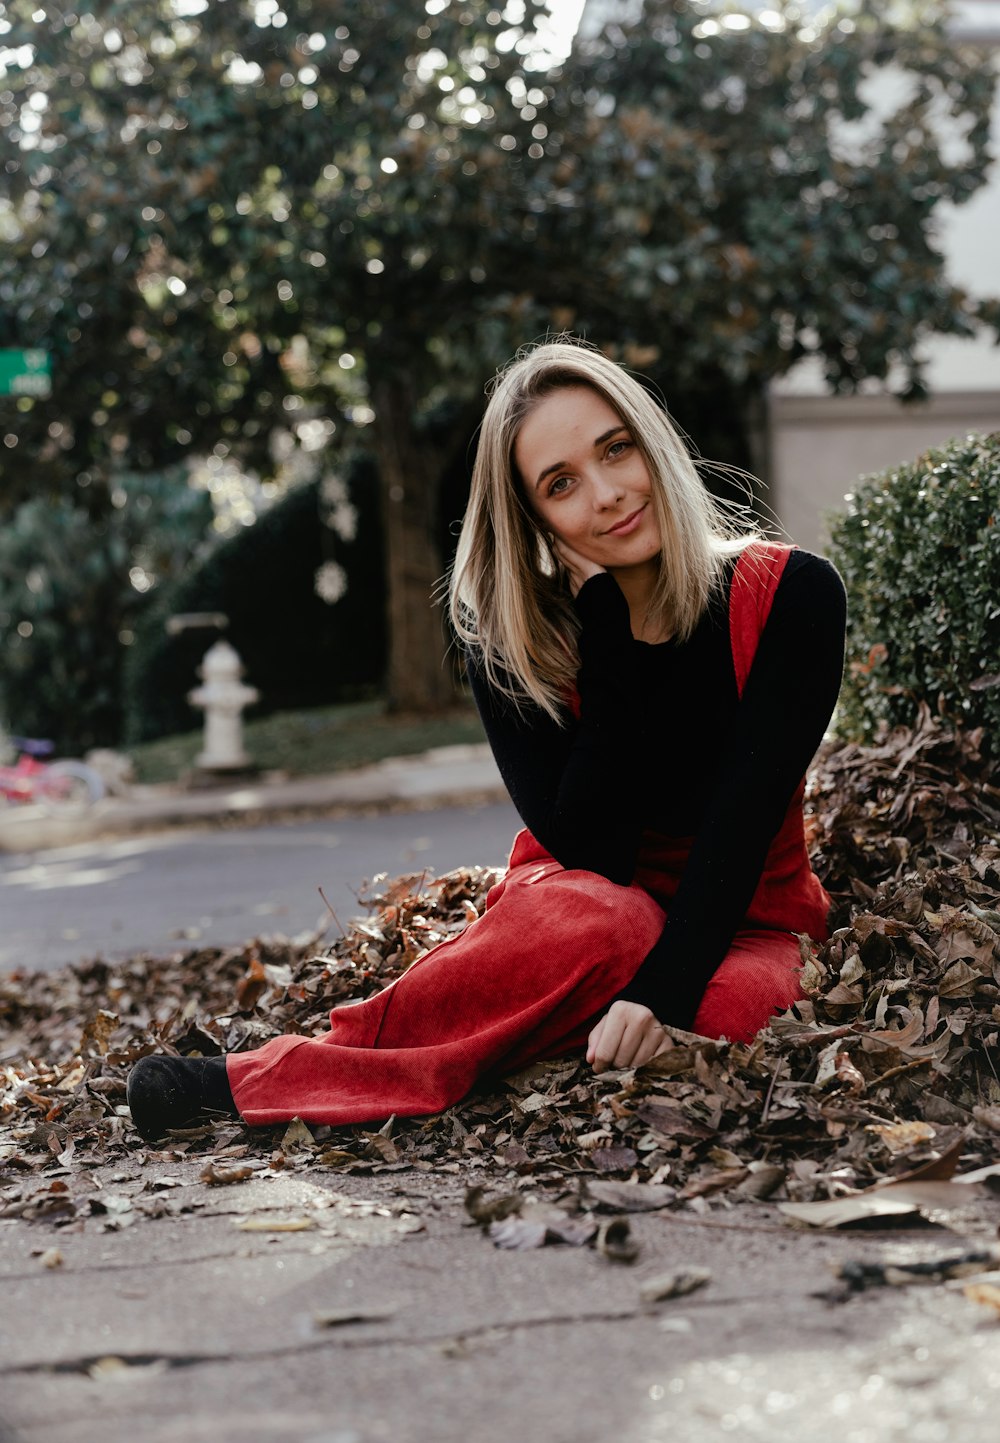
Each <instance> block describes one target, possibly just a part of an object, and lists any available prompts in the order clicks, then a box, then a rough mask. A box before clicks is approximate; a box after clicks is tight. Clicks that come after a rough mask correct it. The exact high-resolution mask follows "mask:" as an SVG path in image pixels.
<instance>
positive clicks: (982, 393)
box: [766, 385, 1000, 551]
mask: <svg viewBox="0 0 1000 1443" xmlns="http://www.w3.org/2000/svg"><path fill="white" fill-rule="evenodd" d="M770 422H771V449H772V480H771V485H770V487H769V489H768V492H767V494H766V500H767V504H768V506H769V507H770V509H771V510H772V511H774V512H776V513H777V517H778V520H779V521H780V523H781V526H782V528H783V529H784V531H785V532H786V533H787V535H788V536H789V537H790V538H791V539H792V540H793V541H795V542H797V543H798V545H799V546H804V547H805V548H806V549H807V550H809V551H823V550H824V548H825V544H826V541H827V539H828V534H829V533H828V526H827V522H826V516H827V514H828V513H830V512H836V511H842V510H843V509H844V507H845V506H846V505H847V500H846V498H847V496H849V495H850V493H851V491H852V489H853V487H854V485H855V484H856V482H857V480H858V478H859V477H860V476H864V475H868V474H870V473H871V472H873V471H881V470H883V469H884V468H885V467H886V466H892V465H895V464H896V463H898V462H901V461H908V460H912V459H913V458H914V457H916V456H919V455H920V454H921V453H922V452H924V451H926V450H928V448H930V447H931V446H939V445H941V444H942V443H943V442H945V441H947V440H949V439H950V438H951V437H952V436H964V435H967V434H968V433H969V432H971V431H997V430H1000V385H998V387H997V389H996V390H992V391H990V390H970V391H943V392H938V393H937V394H936V395H934V396H932V397H931V399H930V400H929V401H927V402H922V403H920V404H919V405H908V406H903V405H902V404H901V403H900V402H899V401H896V400H895V399H894V398H893V397H891V396H795V395H792V396H787V395H786V396H783V395H779V394H775V393H772V396H771V401H770Z"/></svg>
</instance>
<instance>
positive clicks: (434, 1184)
mask: <svg viewBox="0 0 1000 1443" xmlns="http://www.w3.org/2000/svg"><path fill="white" fill-rule="evenodd" d="M198 1167H199V1164H197V1163H195V1162H194V1161H187V1162H184V1161H181V1162H173V1163H171V1162H163V1161H158V1162H157V1163H156V1164H155V1165H154V1164H152V1163H151V1164H148V1165H147V1166H146V1167H141V1166H139V1165H134V1166H132V1167H131V1168H126V1169H122V1168H110V1167H109V1168H106V1169H102V1170H100V1173H99V1174H98V1175H96V1176H95V1175H93V1174H91V1175H90V1177H89V1178H88V1179H87V1184H88V1185H89V1186H92V1187H93V1188H94V1189H95V1195H98V1196H106V1195H107V1193H114V1194H115V1195H116V1196H117V1197H118V1199H119V1207H118V1210H117V1211H116V1213H114V1214H113V1215H111V1216H107V1215H105V1216H103V1217H102V1216H94V1217H93V1218H90V1219H88V1220H87V1221H86V1223H85V1224H83V1225H80V1226H77V1227H73V1228H70V1229H66V1230H63V1231H61V1232H60V1231H59V1230H57V1229H55V1228H53V1227H51V1226H46V1225H42V1224H35V1225H34V1226H30V1225H28V1224H25V1223H22V1222H6V1223H4V1222H0V1287H2V1296H3V1309H2V1313H0V1416H2V1417H5V1418H6V1420H7V1423H8V1426H9V1428H10V1429H12V1430H13V1432H12V1435H11V1436H13V1438H14V1439H17V1440H20V1443H135V1440H137V1439H141V1440H143V1443H181V1440H200V1439H205V1440H213V1443H244V1440H254V1443H287V1440H293V1439H294V1440H297V1443H383V1440H390V1439H392V1440H400V1443H410V1440H412V1443H432V1440H434V1443H469V1440H475V1443H508V1440H521V1439H524V1440H529V1443H534V1440H539V1443H605V1440H608V1443H709V1440H715V1439H718V1440H723V1439H727V1438H735V1439H763V1440H768V1443H801V1440H802V1439H803V1438H808V1439H810V1440H814V1443H896V1440H898V1443H904V1440H905V1443H946V1440H953V1439H961V1440H962V1443H993V1440H994V1439H995V1437H996V1412H997V1403H998V1401H1000V1341H998V1339H1000V1334H998V1331H997V1322H996V1319H995V1316H994V1317H992V1318H991V1317H990V1316H989V1314H988V1313H987V1312H986V1310H984V1309H983V1308H982V1307H980V1306H978V1305H976V1304H974V1303H972V1302H970V1301H969V1300H967V1299H966V1298H965V1297H964V1296H962V1294H961V1293H960V1292H957V1291H954V1290H952V1289H949V1288H947V1287H945V1286H944V1285H941V1284H937V1285H931V1286H925V1287H912V1288H897V1287H885V1288H881V1289H878V1290H876V1291H872V1292H869V1293H865V1294H862V1295H860V1296H857V1297H854V1298H851V1299H850V1300H849V1301H847V1302H846V1303H842V1304H831V1303H830V1302H827V1301H824V1300H823V1299H822V1298H819V1297H817V1296H815V1294H817V1293H820V1292H823V1291H826V1290H828V1289H829V1287H830V1284H831V1275H830V1264H831V1263H834V1262H836V1261H838V1260H844V1259H845V1258H851V1259H857V1258H863V1259H867V1260H875V1259H881V1258H884V1256H885V1255H886V1253H887V1251H891V1252H892V1253H893V1254H894V1255H896V1256H898V1257H900V1258H903V1259H905V1260H908V1261H914V1260H916V1259H920V1258H927V1257H928V1256H934V1255H935V1254H937V1253H940V1252H941V1251H942V1250H946V1249H948V1248H951V1249H953V1248H954V1247H955V1245H956V1239H955V1238H954V1237H951V1236H950V1235H948V1234H945V1233H934V1232H932V1233H930V1234H927V1233H923V1234H920V1233H899V1234H896V1235H895V1236H894V1237H892V1238H890V1240H889V1241H888V1242H887V1241H886V1240H885V1239H884V1238H880V1237H872V1236H871V1235H870V1234H869V1235H867V1236H864V1235H854V1236H850V1237H847V1236H844V1235H842V1234H838V1235H832V1236H831V1235H815V1234H804V1233H800V1232H796V1231H793V1230H792V1229H790V1228H788V1227H787V1226H784V1225H783V1224H782V1223H780V1222H778V1221H776V1214H775V1213H774V1212H773V1210H771V1209H768V1208H767V1206H766V1205H761V1204H758V1205H756V1206H752V1205H745V1206H743V1207H741V1208H739V1209H736V1210H734V1211H732V1212H729V1213H725V1214H723V1215H721V1216H713V1217H711V1218H702V1217H699V1216H697V1215H695V1214H646V1215H643V1216H638V1217H636V1218H634V1219H633V1231H634V1234H635V1236H636V1238H637V1239H638V1241H639V1243H640V1255H639V1258H638V1261H637V1262H636V1263H635V1264H633V1265H632V1266H623V1265H621V1264H614V1263H610V1262H608V1261H606V1260H605V1259H604V1258H603V1257H601V1256H600V1255H599V1254H598V1253H596V1252H595V1251H593V1250H592V1249H589V1248H580V1249H577V1248H570V1247H548V1248H545V1249H541V1250H538V1251H533V1252H504V1251H500V1250H498V1249H496V1248H495V1247H494V1246H493V1245H492V1243H491V1242H490V1241H489V1240H488V1239H487V1238H486V1237H485V1236H484V1235H483V1234H481V1233H480V1232H479V1230H478V1229H475V1228H471V1227H468V1226H466V1225H465V1222H464V1219H463V1214H462V1210H461V1206H460V1192H461V1187H462V1182H463V1180H462V1179H461V1178H459V1177H454V1176H453V1177H443V1176H442V1175H440V1174H437V1175H434V1176H430V1175H427V1174H420V1173H407V1174H396V1175H392V1176H381V1177H371V1178H363V1177H356V1176H355V1177H342V1176H337V1175H336V1174H335V1173H333V1172H330V1171H327V1172H317V1171H316V1169H315V1168H313V1169H310V1170H309V1172H308V1173H307V1174H301V1175H296V1174H295V1173H289V1172H287V1171H281V1172H270V1171H268V1172H267V1173H262V1174H261V1176H259V1177H257V1178H254V1179H252V1180H251V1181H248V1182H244V1183H239V1184H235V1185H233V1186H230V1187H224V1188H215V1189H212V1190H209V1189H208V1188H206V1187H204V1186H203V1185H201V1184H198V1183H197V1182H196V1181H194V1179H195V1178H196V1176H197V1171H198ZM470 1176H474V1174H470ZM171 1183H176V1184H180V1185H179V1186H173V1187H168V1186H166V1185H167V1184H171ZM76 1185H77V1184H74V1186H76ZM522 1186H525V1184H524V1183H522ZM157 1196H159V1198H160V1199H161V1200H163V1199H166V1200H167V1203H166V1204H165V1206H166V1205H169V1207H170V1208H171V1209H172V1210H173V1216H168V1217H159V1218H151V1217H148V1216H142V1215H140V1216H137V1217H135V1218H134V1220H133V1214H131V1213H129V1212H128V1211H122V1208H123V1207H127V1205H128V1204H129V1203H131V1204H132V1206H133V1208H134V1209H135V1211H136V1212H138V1211H139V1210H140V1209H141V1208H142V1207H144V1206H149V1205H150V1203H151V1202H154V1201H155V1200H156V1198H157ZM129 1221H131V1222H132V1225H131V1226H127V1227H126V1226H123V1224H125V1223H128V1222H129ZM289 1222H295V1223H297V1224H298V1225H299V1226H300V1227H301V1229H302V1230H299V1231H278V1230H277V1227H278V1226H279V1225H280V1224H281V1223H286V1224H287V1223H289ZM995 1222H996V1220H995V1219H993V1220H992V1224H993V1227H994V1230H995ZM248 1223H250V1224H251V1225H252V1226H253V1227H254V1228H255V1229H266V1228H267V1227H268V1226H273V1227H274V1228H275V1230H274V1231H272V1232H268V1231H266V1230H259V1231H258V1230H254V1231H249V1230H247V1224H248ZM108 1224H110V1226H111V1228H112V1229H113V1230H111V1231H107V1230H105V1229H106V1228H107V1226H108ZM53 1249H55V1250H56V1252H57V1254H58V1260H57V1258H56V1257H55V1256H54V1255H53V1252H52V1250H53ZM692 1267H705V1268H707V1269H709V1270H710V1271H711V1275H712V1276H711V1280H710V1282H709V1283H708V1285H707V1286H706V1287H704V1288H702V1289H701V1290H700V1291H698V1292H697V1293H693V1294H691V1295H689V1296H687V1297H681V1298H676V1299H673V1300H669V1301H666V1302H662V1303H658V1304H653V1305H648V1304H643V1303H642V1302H640V1299H639V1287H640V1284H641V1283H643V1282H644V1281H646V1280H648V1279H650V1278H652V1277H655V1276H659V1275H661V1274H663V1273H664V1272H669V1271H673V1270H676V1269H678V1268H681V1269H689V1268H692ZM2 1436H3V1435H2V1433H0V1437H2Z"/></svg>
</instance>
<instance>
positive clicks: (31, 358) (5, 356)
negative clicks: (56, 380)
mask: <svg viewBox="0 0 1000 1443" xmlns="http://www.w3.org/2000/svg"><path fill="white" fill-rule="evenodd" d="M51 394H52V357H51V356H50V355H49V353H48V351H0V396H51Z"/></svg>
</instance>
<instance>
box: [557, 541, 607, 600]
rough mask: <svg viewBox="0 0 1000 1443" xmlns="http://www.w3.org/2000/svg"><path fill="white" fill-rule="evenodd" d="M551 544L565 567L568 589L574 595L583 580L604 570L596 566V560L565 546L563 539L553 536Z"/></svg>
mask: <svg viewBox="0 0 1000 1443" xmlns="http://www.w3.org/2000/svg"><path fill="white" fill-rule="evenodd" d="M551 546H552V551H553V554H554V555H555V557H556V560H557V561H560V562H561V563H562V564H563V566H564V567H565V568H566V571H567V573H568V575H569V584H570V590H571V591H572V592H573V595H574V596H575V595H576V594H577V592H578V591H579V590H580V587H581V586H582V585H583V583H584V582H585V581H589V580H590V578H591V577H592V576H598V575H599V574H600V573H601V572H602V571H603V570H604V567H603V566H598V565H597V563H596V561H589V560H588V559H587V557H586V556H581V555H580V553H579V552H578V551H574V550H573V548H572V546H567V545H566V543H565V541H559V540H557V539H555V538H553V539H552V541H551Z"/></svg>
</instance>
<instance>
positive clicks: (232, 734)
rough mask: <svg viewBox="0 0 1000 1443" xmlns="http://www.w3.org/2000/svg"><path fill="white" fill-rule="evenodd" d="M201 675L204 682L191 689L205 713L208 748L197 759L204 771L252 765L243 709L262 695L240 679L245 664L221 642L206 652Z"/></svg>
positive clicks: (194, 701)
mask: <svg viewBox="0 0 1000 1443" xmlns="http://www.w3.org/2000/svg"><path fill="white" fill-rule="evenodd" d="M198 674H199V676H201V677H202V678H203V685H202V686H198V687H195V689H194V691H189V692H188V701H189V702H190V703H191V705H192V706H197V707H202V708H204V712H205V739H204V750H203V751H202V752H201V754H200V756H198V757H197V758H196V762H197V765H198V766H199V767H201V768H202V769H203V770H204V771H213V772H223V771H237V770H241V769H242V768H245V767H248V766H249V765H250V757H249V756H248V755H247V753H246V752H245V751H244V749H243V719H242V717H241V716H240V713H241V712H242V710H243V708H244V707H245V706H249V705H250V704H251V702H255V701H256V700H257V698H258V696H259V695H260V693H259V692H258V690H257V688H256V687H253V686H244V684H243V683H242V682H241V681H240V677H241V676H242V674H243V663H242V662H241V661H240V658H239V656H238V654H237V653H236V652H235V651H234V650H233V648H232V647H231V646H230V645H229V643H228V641H217V642H216V643H215V645H214V646H212V647H210V648H209V650H208V651H207V652H206V653H205V656H204V659H203V661H202V663H201V666H200V667H199V668H198Z"/></svg>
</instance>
